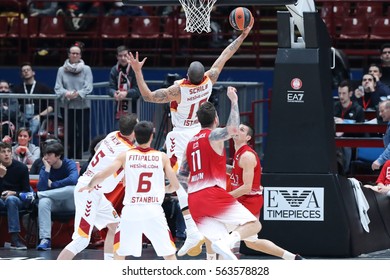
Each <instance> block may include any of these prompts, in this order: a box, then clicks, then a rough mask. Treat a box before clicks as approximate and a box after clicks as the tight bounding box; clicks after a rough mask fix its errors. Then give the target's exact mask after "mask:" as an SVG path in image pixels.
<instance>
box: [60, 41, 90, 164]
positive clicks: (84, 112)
mask: <svg viewBox="0 0 390 280" xmlns="http://www.w3.org/2000/svg"><path fill="white" fill-rule="evenodd" d="M83 45H84V44H82V43H81V42H76V43H75V44H74V45H72V46H71V47H70V48H69V50H68V59H67V60H66V61H65V63H64V65H63V66H61V67H60V68H59V69H58V72H57V79H56V84H55V88H54V91H55V93H56V94H57V95H58V96H60V97H61V98H60V110H61V115H62V116H63V117H64V116H65V108H66V107H65V105H67V106H68V119H67V120H65V125H66V126H67V127H68V135H67V140H68V151H69V152H68V157H69V158H77V159H82V153H83V152H84V150H87V149H88V147H89V137H90V135H89V125H90V108H91V101H90V100H87V99H85V97H86V96H87V95H88V94H90V93H91V92H92V90H93V76H92V71H91V68H90V67H89V66H88V65H86V64H85V63H84V61H83V60H82V59H81V55H82V48H83ZM65 143H66V142H65Z"/></svg>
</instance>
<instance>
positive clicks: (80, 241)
mask: <svg viewBox="0 0 390 280" xmlns="http://www.w3.org/2000/svg"><path fill="white" fill-rule="evenodd" d="M88 245H89V238H84V237H77V238H76V239H73V240H72V242H70V243H69V244H68V245H67V246H66V249H68V250H69V251H71V252H72V253H73V254H74V255H77V254H78V253H80V252H81V251H83V250H84V249H85V248H87V246H88Z"/></svg>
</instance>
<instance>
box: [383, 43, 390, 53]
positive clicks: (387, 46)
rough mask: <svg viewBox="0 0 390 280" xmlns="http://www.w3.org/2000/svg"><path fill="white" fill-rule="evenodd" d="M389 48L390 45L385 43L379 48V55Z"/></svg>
mask: <svg viewBox="0 0 390 280" xmlns="http://www.w3.org/2000/svg"><path fill="white" fill-rule="evenodd" d="M389 48H390V43H385V44H383V45H382V46H381V53H382V52H383V50H384V49H389Z"/></svg>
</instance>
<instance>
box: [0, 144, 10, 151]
mask: <svg viewBox="0 0 390 280" xmlns="http://www.w3.org/2000/svg"><path fill="white" fill-rule="evenodd" d="M2 149H10V150H11V151H12V145H11V144H10V143H7V142H0V150H2Z"/></svg>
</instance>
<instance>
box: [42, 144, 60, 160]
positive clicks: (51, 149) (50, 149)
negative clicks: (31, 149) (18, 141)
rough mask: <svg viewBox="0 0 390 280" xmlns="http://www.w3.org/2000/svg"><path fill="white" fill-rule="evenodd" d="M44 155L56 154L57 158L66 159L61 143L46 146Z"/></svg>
mask: <svg viewBox="0 0 390 280" xmlns="http://www.w3.org/2000/svg"><path fill="white" fill-rule="evenodd" d="M43 154H44V155H47V154H55V155H56V156H59V157H60V158H61V159H63V158H64V146H62V144H61V143H59V142H57V143H53V144H48V145H46V147H45V149H44V152H43Z"/></svg>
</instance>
